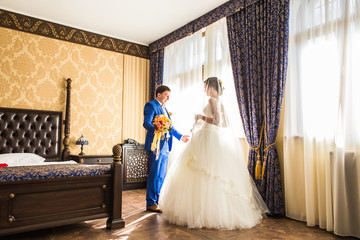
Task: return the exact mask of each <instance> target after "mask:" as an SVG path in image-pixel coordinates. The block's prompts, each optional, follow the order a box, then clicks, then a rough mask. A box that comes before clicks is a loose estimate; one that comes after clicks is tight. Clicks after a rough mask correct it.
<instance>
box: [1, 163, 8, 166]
mask: <svg viewBox="0 0 360 240" xmlns="http://www.w3.org/2000/svg"><path fill="white" fill-rule="evenodd" d="M7 166H8V165H7V164H6V163H0V167H7Z"/></svg>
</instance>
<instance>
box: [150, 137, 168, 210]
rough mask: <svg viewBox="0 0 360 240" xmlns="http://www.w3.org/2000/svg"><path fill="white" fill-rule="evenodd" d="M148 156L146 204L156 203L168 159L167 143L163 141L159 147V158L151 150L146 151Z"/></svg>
mask: <svg viewBox="0 0 360 240" xmlns="http://www.w3.org/2000/svg"><path fill="white" fill-rule="evenodd" d="M147 152H148V156H149V174H148V177H147V189H146V206H147V207H149V206H151V205H154V204H155V203H156V204H158V202H159V194H160V190H161V187H162V185H163V182H164V179H165V176H166V170H167V165H168V160H169V145H168V142H167V141H165V142H164V145H163V146H162V148H161V149H160V154H159V158H158V159H157V160H155V159H156V155H155V154H154V153H153V152H152V151H149V150H148V151H147Z"/></svg>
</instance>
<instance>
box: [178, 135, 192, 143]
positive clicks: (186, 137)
mask: <svg viewBox="0 0 360 240" xmlns="http://www.w3.org/2000/svg"><path fill="white" fill-rule="evenodd" d="M189 138H190V136H189V135H183V136H182V137H181V139H180V140H181V141H183V142H184V143H187V141H189Z"/></svg>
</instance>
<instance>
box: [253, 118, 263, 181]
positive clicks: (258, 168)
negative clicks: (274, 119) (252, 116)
mask: <svg viewBox="0 0 360 240" xmlns="http://www.w3.org/2000/svg"><path fill="white" fill-rule="evenodd" d="M264 123H265V121H263V123H262V126H261V131H260V140H259V146H258V147H252V146H251V145H250V143H249V148H250V149H252V150H254V151H255V152H256V153H257V161H256V166H255V179H262V167H261V157H260V151H259V150H260V147H261V140H262V136H263V132H264Z"/></svg>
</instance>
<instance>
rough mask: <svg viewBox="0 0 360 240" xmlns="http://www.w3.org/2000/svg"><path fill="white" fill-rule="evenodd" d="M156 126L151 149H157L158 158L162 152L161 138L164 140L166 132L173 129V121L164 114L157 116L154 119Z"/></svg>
mask: <svg viewBox="0 0 360 240" xmlns="http://www.w3.org/2000/svg"><path fill="white" fill-rule="evenodd" d="M153 125H154V128H155V132H154V139H153V142H152V144H151V151H156V159H158V157H159V152H160V140H164V138H165V133H168V132H170V131H171V127H172V123H171V121H170V119H169V118H168V117H166V116H165V115H164V114H161V115H157V116H155V118H154V120H153Z"/></svg>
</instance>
